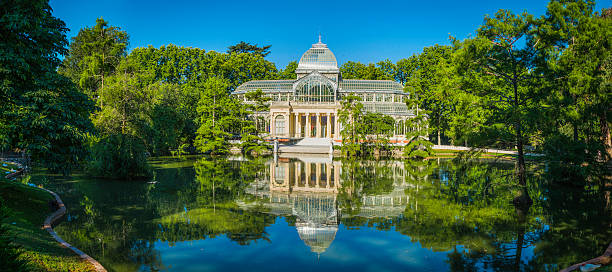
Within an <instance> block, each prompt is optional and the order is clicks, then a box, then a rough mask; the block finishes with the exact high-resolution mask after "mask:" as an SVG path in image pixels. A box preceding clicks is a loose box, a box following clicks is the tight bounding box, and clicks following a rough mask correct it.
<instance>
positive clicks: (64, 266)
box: [0, 164, 94, 272]
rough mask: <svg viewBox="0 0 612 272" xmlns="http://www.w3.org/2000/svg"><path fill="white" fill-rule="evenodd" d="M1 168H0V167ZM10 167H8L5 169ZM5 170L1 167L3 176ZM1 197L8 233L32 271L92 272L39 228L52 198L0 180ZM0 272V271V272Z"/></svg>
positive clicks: (41, 192) (88, 266)
mask: <svg viewBox="0 0 612 272" xmlns="http://www.w3.org/2000/svg"><path fill="white" fill-rule="evenodd" d="M0 165H1V164H0ZM7 166H10V165H7ZM7 166H3V169H2V171H3V172H2V173H5V172H6V171H7V170H6V169H5V168H7ZM0 197H2V198H3V199H4V203H5V205H6V206H7V207H8V208H9V209H10V210H11V214H10V217H9V220H8V222H7V223H8V224H9V229H10V231H11V234H12V236H13V237H15V242H16V243H17V244H19V245H20V246H21V247H22V248H23V250H24V254H23V255H22V256H24V257H25V258H26V259H28V261H29V262H30V264H31V267H32V271H58V272H59V271H94V268H93V266H92V265H91V264H90V263H88V262H85V261H83V260H81V259H80V258H79V257H78V256H77V255H75V254H74V253H73V252H72V251H70V250H69V249H67V248H63V247H62V246H61V245H60V244H59V243H57V241H55V240H54V239H53V238H52V237H51V235H49V233H48V232H47V231H45V230H43V229H42V228H41V226H42V224H43V221H44V220H45V218H46V217H47V216H48V215H49V214H50V213H51V208H50V206H49V201H50V200H52V199H53V198H52V196H51V195H50V194H48V193H47V192H45V191H42V190H40V189H37V188H34V187H30V186H27V185H24V184H21V183H19V182H16V181H9V180H6V179H5V178H4V174H3V175H1V177H0ZM0 270H1V269H0Z"/></svg>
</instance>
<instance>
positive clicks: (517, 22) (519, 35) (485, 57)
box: [457, 10, 537, 205]
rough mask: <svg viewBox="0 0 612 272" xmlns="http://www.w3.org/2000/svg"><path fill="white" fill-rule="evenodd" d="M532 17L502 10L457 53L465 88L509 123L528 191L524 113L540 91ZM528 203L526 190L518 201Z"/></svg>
mask: <svg viewBox="0 0 612 272" xmlns="http://www.w3.org/2000/svg"><path fill="white" fill-rule="evenodd" d="M532 30H533V18H532V16H531V15H529V14H527V13H522V14H520V15H515V14H513V13H512V12H511V11H508V10H499V11H498V12H497V13H495V16H493V17H485V20H484V24H483V25H482V26H481V27H480V28H479V29H478V31H477V33H478V34H477V37H476V38H474V39H468V40H466V41H465V42H464V43H462V44H461V45H460V46H459V47H460V48H459V49H458V52H457V56H458V58H457V61H458V63H459V69H458V70H457V71H458V72H459V73H460V75H461V76H463V78H464V79H466V81H467V82H466V84H465V86H463V87H464V89H466V90H467V88H470V89H469V91H472V92H474V93H477V94H478V95H479V96H482V97H485V98H486V99H487V100H488V101H489V105H490V107H491V108H492V109H493V111H492V113H493V114H497V115H498V118H499V119H501V120H507V122H509V124H511V125H512V126H513V127H512V131H513V134H514V140H515V143H516V147H517V149H518V163H517V164H518V165H517V168H518V171H517V172H518V183H519V185H520V186H522V187H523V188H525V186H526V169H525V153H524V144H525V122H526V113H527V112H528V111H530V110H531V109H532V108H533V107H534V102H535V99H536V96H537V95H536V94H537V92H536V91H535V90H536V87H537V84H536V83H535V82H536V80H535V77H534V75H533V73H532V70H533V68H534V55H535V53H534V51H535V50H534V43H535V41H534V40H533V39H532V38H533V35H532V34H533V33H532ZM516 200H517V201H519V202H518V203H519V204H525V205H530V203H531V199H530V198H529V195H528V194H527V191H526V190H522V192H521V195H520V196H519V197H517V198H516Z"/></svg>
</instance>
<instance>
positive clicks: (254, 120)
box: [242, 89, 272, 153]
mask: <svg viewBox="0 0 612 272" xmlns="http://www.w3.org/2000/svg"><path fill="white" fill-rule="evenodd" d="M245 97H246V99H247V100H249V101H253V102H254V103H253V104H247V105H245V107H244V108H245V110H246V112H245V113H244V114H243V115H244V116H245V117H246V118H245V122H244V123H245V124H244V125H243V129H242V130H243V131H242V148H243V150H244V152H245V153H249V152H252V151H253V152H256V153H257V152H260V151H263V150H267V149H268V145H267V144H265V143H264V141H263V138H262V137H261V133H262V132H263V131H262V128H263V127H265V125H266V121H265V119H264V117H263V116H261V115H260V114H262V113H263V114H268V111H269V110H270V106H269V101H270V100H272V98H270V97H267V96H265V95H264V92H263V91H262V90H260V89H257V90H256V91H252V92H248V93H246V94H245ZM247 116H250V117H247Z"/></svg>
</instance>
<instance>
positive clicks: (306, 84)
mask: <svg viewBox="0 0 612 272" xmlns="http://www.w3.org/2000/svg"><path fill="white" fill-rule="evenodd" d="M295 101H297V102H307V103H321V102H323V103H329V102H334V101H335V99H334V86H333V85H332V83H331V82H330V80H329V79H327V78H325V77H323V76H321V75H316V74H315V75H310V76H308V77H307V78H305V79H304V80H303V81H301V82H299V83H298V84H297V86H296V88H295Z"/></svg>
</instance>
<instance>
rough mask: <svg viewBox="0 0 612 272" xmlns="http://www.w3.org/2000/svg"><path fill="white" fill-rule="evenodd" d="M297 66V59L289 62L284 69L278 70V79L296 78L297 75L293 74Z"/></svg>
mask: <svg viewBox="0 0 612 272" xmlns="http://www.w3.org/2000/svg"><path fill="white" fill-rule="evenodd" d="M297 66H298V63H297V61H291V62H289V63H288V64H287V67H285V69H283V70H281V71H279V73H278V79H296V78H297V75H296V74H295V70H296V69H297Z"/></svg>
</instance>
